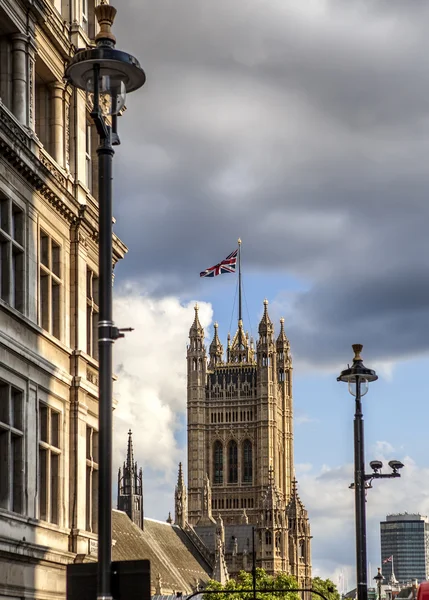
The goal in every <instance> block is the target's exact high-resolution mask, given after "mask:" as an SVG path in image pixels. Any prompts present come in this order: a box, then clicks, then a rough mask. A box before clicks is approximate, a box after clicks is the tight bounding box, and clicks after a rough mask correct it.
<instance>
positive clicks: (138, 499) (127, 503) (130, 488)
mask: <svg viewBox="0 0 429 600" xmlns="http://www.w3.org/2000/svg"><path fill="white" fill-rule="evenodd" d="M118 510H123V511H124V512H125V513H127V515H128V516H129V518H130V519H131V521H133V523H135V524H136V525H138V527H140V529H143V528H144V520H143V519H144V516H143V473H142V470H141V469H138V467H137V463H136V462H134V453H133V439H132V433H131V429H130V430H129V432H128V448H127V460H126V462H124V466H123V467H122V468H119V471H118Z"/></svg>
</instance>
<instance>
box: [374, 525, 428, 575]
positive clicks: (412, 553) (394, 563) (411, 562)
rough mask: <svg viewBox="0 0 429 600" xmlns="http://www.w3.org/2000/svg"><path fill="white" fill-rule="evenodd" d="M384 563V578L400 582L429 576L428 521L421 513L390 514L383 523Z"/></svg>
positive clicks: (381, 536)
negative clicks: (392, 578)
mask: <svg viewBox="0 0 429 600" xmlns="http://www.w3.org/2000/svg"><path fill="white" fill-rule="evenodd" d="M380 538H381V562H382V571H383V576H384V578H385V581H386V582H387V581H389V579H390V578H391V576H392V574H394V575H395V577H396V579H397V580H398V581H399V582H400V583H407V582H411V581H414V580H415V579H417V581H418V582H421V581H425V580H426V579H427V578H428V576H429V523H428V518H427V517H424V516H422V515H419V514H408V513H404V514H397V515H387V517H386V520H385V521H382V522H381V523H380Z"/></svg>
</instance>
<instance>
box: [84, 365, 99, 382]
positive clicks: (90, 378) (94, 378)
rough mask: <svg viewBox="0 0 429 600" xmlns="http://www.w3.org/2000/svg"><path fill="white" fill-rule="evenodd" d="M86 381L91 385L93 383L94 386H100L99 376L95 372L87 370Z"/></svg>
mask: <svg viewBox="0 0 429 600" xmlns="http://www.w3.org/2000/svg"><path fill="white" fill-rule="evenodd" d="M86 379H87V380H88V381H89V383H93V384H94V385H97V386H98V374H97V373H96V372H95V371H92V370H91V369H87V370H86Z"/></svg>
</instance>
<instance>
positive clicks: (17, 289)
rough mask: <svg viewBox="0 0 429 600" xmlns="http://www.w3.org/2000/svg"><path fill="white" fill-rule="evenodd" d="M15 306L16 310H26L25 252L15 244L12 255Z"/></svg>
mask: <svg viewBox="0 0 429 600" xmlns="http://www.w3.org/2000/svg"><path fill="white" fill-rule="evenodd" d="M12 278H13V286H12V289H13V306H14V308H16V310H19V311H20V312H23V310H24V253H23V252H21V250H19V249H18V248H16V246H13V257H12Z"/></svg>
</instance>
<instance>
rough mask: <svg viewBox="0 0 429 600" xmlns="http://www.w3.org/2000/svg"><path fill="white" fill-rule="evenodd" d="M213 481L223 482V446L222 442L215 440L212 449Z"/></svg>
mask: <svg viewBox="0 0 429 600" xmlns="http://www.w3.org/2000/svg"><path fill="white" fill-rule="evenodd" d="M213 474H214V477H213V482H214V483H217V484H220V483H223V446H222V442H219V441H217V442H215V445H214V450H213Z"/></svg>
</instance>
